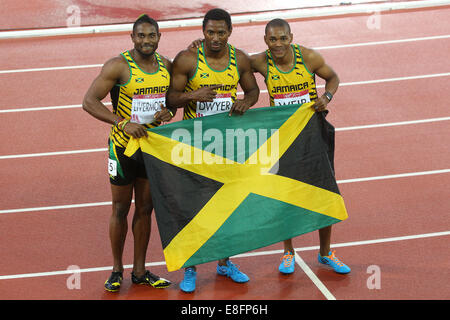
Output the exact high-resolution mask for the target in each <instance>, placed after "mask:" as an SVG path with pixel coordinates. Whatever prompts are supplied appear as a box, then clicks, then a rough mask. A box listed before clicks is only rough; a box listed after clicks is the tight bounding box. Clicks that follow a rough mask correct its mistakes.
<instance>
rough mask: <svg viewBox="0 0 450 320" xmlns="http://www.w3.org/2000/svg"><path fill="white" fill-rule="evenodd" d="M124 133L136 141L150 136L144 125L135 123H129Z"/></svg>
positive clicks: (124, 128)
mask: <svg viewBox="0 0 450 320" xmlns="http://www.w3.org/2000/svg"><path fill="white" fill-rule="evenodd" d="M123 131H125V133H127V134H129V135H130V136H132V137H133V138H136V139H139V138H142V137H147V135H148V134H147V130H146V128H145V127H144V126H143V125H141V124H139V123H134V122H127V123H126V124H125V126H124V127H123Z"/></svg>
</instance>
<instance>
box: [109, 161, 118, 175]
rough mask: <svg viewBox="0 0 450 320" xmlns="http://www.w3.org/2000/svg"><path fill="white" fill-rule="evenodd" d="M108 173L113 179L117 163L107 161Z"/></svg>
mask: <svg viewBox="0 0 450 320" xmlns="http://www.w3.org/2000/svg"><path fill="white" fill-rule="evenodd" d="M108 173H109V174H110V175H111V176H113V177H115V176H117V161H116V160H112V159H108Z"/></svg>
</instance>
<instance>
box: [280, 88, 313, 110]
mask: <svg viewBox="0 0 450 320" xmlns="http://www.w3.org/2000/svg"><path fill="white" fill-rule="evenodd" d="M273 100H274V103H275V105H276V106H287V105H291V104H304V103H307V102H311V100H310V98H309V91H308V90H305V91H301V92H293V93H285V94H275V95H274V96H273Z"/></svg>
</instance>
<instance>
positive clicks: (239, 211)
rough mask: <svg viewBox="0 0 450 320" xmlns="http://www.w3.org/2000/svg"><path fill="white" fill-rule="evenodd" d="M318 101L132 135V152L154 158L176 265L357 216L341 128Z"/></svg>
mask: <svg viewBox="0 0 450 320" xmlns="http://www.w3.org/2000/svg"><path fill="white" fill-rule="evenodd" d="M311 105H312V103H307V104H303V105H301V106H299V105H293V106H283V107H276V108H274V107H267V108H257V109H252V110H248V111H247V112H246V113H245V115H243V116H237V115H233V116H231V117H230V116H228V113H222V114H217V115H212V116H208V117H204V118H196V119H190V120H183V121H179V122H175V123H171V124H167V125H164V126H160V127H156V128H152V129H149V130H148V137H147V138H141V139H139V140H136V139H131V140H130V142H129V143H128V146H127V150H126V152H125V154H126V155H128V156H132V157H134V158H136V159H141V161H144V163H145V166H146V170H147V175H148V178H149V182H150V188H151V192H152V199H153V204H154V208H155V213H156V221H157V224H158V229H159V233H160V237H161V242H162V246H163V249H164V256H165V259H166V264H167V269H168V270H169V271H175V270H178V269H180V268H184V267H188V266H193V265H197V264H201V263H205V262H209V261H214V260H218V259H221V258H226V257H230V256H233V255H236V254H239V253H243V252H247V251H250V250H254V249H257V248H261V247H264V246H268V245H270V244H273V243H277V242H279V241H282V240H286V239H289V238H292V237H295V236H298V235H300V234H304V233H307V232H311V231H314V230H317V229H320V228H323V227H326V226H329V225H332V224H334V223H337V222H339V221H342V220H345V219H346V218H347V211H346V208H345V205H344V201H343V199H342V197H341V195H340V193H339V189H338V186H337V184H336V179H335V177H334V171H333V159H332V154H333V148H334V128H333V127H332V126H331V125H330V124H329V123H328V122H327V121H326V120H325V118H324V115H323V114H322V113H316V112H314V110H313V109H312V108H311Z"/></svg>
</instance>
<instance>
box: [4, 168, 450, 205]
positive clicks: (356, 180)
mask: <svg viewBox="0 0 450 320" xmlns="http://www.w3.org/2000/svg"><path fill="white" fill-rule="evenodd" d="M445 173H450V169H443V170H432V171H421V172H410V173H401V174H391V175H385V176H375V177H365V178H355V179H346V180H337V181H336V182H337V183H338V184H345V183H355V182H366V181H374V180H386V179H398V178H407V177H416V176H425V175H433V174H445ZM133 201H134V200H133ZM107 205H111V202H92V203H80V204H68V205H58V206H48V207H33V208H19V209H5V210H0V214H6V213H20V212H32V211H48V210H59V209H72V208H84V207H96V206H107Z"/></svg>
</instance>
